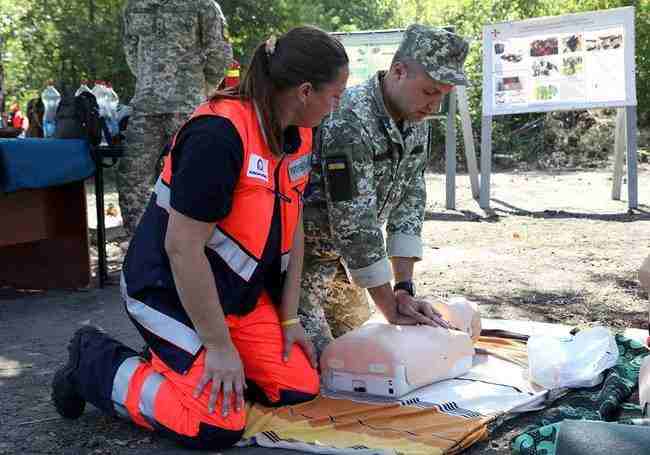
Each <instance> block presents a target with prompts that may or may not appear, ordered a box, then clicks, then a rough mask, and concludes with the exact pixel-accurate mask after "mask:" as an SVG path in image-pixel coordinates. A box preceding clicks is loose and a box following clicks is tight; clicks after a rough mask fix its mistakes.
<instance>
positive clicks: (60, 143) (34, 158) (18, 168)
mask: <svg viewBox="0 0 650 455" xmlns="http://www.w3.org/2000/svg"><path fill="white" fill-rule="evenodd" d="M94 173H95V162H94V161H93V159H92V156H91V154H90V146H89V144H88V141H86V140H83V139H36V138H29V139H0V192H4V193H12V192H14V191H18V190H23V189H31V188H46V187H49V186H56V185H63V184H64V183H70V182H75V181H78V180H84V179H86V178H88V177H90V176H91V175H93V174H94Z"/></svg>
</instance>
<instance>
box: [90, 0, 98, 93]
mask: <svg viewBox="0 0 650 455" xmlns="http://www.w3.org/2000/svg"><path fill="white" fill-rule="evenodd" d="M96 11H97V7H96V5H95V0H88V23H89V24H90V30H96V29H97V28H96V20H95V19H96V18H95V13H96ZM88 44H90V49H89V51H90V52H89V53H90V59H89V61H88V63H89V64H88V72H89V73H90V78H91V79H92V80H93V81H94V80H96V79H97V62H96V61H95V57H96V52H95V40H88Z"/></svg>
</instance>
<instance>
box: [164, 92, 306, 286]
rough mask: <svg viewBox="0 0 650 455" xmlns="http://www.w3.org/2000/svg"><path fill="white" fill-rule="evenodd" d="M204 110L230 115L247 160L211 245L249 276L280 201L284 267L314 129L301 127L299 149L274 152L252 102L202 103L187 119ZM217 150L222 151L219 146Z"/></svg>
mask: <svg viewBox="0 0 650 455" xmlns="http://www.w3.org/2000/svg"><path fill="white" fill-rule="evenodd" d="M205 115H214V116H220V117H225V118H227V119H229V120H230V121H231V122H232V123H233V125H234V126H235V129H236V130H237V132H238V133H239V136H240V138H241V140H242V144H243V148H244V156H243V166H242V170H241V173H240V176H239V180H238V182H237V185H236V186H235V192H234V196H233V201H232V208H231V211H230V213H229V214H228V215H227V216H226V217H225V218H224V219H222V220H220V221H218V222H217V223H216V225H215V229H214V233H213V235H212V238H211V239H210V240H209V242H208V244H207V248H209V249H211V250H213V251H215V252H216V253H217V254H218V255H219V256H220V258H221V259H222V260H223V261H224V262H225V263H226V264H227V265H228V267H229V268H230V270H231V272H233V273H235V274H236V275H238V276H239V278H241V279H242V280H243V281H244V282H247V283H248V282H250V281H251V279H253V277H254V276H255V272H256V270H257V268H258V265H259V263H260V260H261V259H262V254H263V252H264V248H265V246H266V244H267V241H268V238H269V232H270V230H271V222H272V219H273V211H274V207H275V204H276V202H277V203H280V223H281V254H282V265H281V271H282V272H285V271H286V269H287V267H288V264H289V258H290V253H291V247H292V244H293V237H294V233H295V230H296V226H297V224H298V219H299V214H300V207H301V204H302V193H303V191H304V190H305V186H306V185H307V181H308V179H309V171H310V167H311V147H312V132H311V129H309V128H299V133H300V146H299V148H298V150H296V151H295V152H294V153H291V154H286V155H283V156H282V157H278V156H275V155H273V154H272V153H271V151H270V149H269V147H268V145H267V144H266V139H265V137H264V132H263V130H262V128H261V125H260V121H259V117H258V113H257V110H256V109H255V106H254V105H253V104H252V103H250V102H247V101H239V100H219V101H217V102H207V103H204V104H202V105H200V106H199V107H198V109H197V110H196V111H195V112H194V113H193V114H192V116H191V117H190V120H189V121H191V120H192V119H194V118H196V117H201V116H205ZM176 137H178V133H177V136H176ZM176 137H175V138H174V140H173V141H172V146H171V150H172V151H171V153H170V154H168V155H167V156H166V157H165V160H164V166H163V171H162V174H161V176H160V178H159V180H158V182H157V184H156V188H155V193H156V197H157V202H158V205H159V206H161V207H163V208H168V207H169V197H170V194H169V185H170V182H171V176H172V154H173V150H174V145H175V141H176ZM215 153H219V151H218V150H215ZM217 279H218V277H217ZM229 281H230V280H229Z"/></svg>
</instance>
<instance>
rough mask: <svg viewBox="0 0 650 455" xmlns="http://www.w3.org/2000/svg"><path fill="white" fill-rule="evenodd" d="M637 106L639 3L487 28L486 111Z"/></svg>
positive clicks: (484, 75) (485, 46)
mask: <svg viewBox="0 0 650 455" xmlns="http://www.w3.org/2000/svg"><path fill="white" fill-rule="evenodd" d="M635 105H636V82H635V75H634V8H633V7H626V8H616V9H610V10H602V11H594V12H589V13H580V14H569V15H566V16H558V17H543V18H536V19H529V20H525V21H519V22H504V23H499V24H493V25H486V26H485V27H483V115H491V116H492V115H503V114H516V113H522V112H546V111H557V110H571V109H588V108H592V107H623V106H635Z"/></svg>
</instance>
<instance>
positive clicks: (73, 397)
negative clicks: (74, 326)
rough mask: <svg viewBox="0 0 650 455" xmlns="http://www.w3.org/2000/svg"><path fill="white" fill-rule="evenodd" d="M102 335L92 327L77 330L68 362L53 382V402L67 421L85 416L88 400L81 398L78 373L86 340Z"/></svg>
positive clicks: (55, 375)
mask: <svg viewBox="0 0 650 455" xmlns="http://www.w3.org/2000/svg"><path fill="white" fill-rule="evenodd" d="M97 334H102V332H101V331H100V330H98V329H97V328H95V327H92V326H85V327H82V328H80V329H79V330H77V331H76V332H75V334H74V336H73V337H72V339H71V340H70V343H68V361H67V363H66V364H65V365H64V366H62V367H61V368H59V369H58V370H57V371H56V373H55V374H54V379H53V380H52V402H53V403H54V406H55V407H56V410H57V412H58V413H59V414H61V416H63V417H65V418H66V419H76V418H78V417H80V416H81V414H83V412H84V409H85V407H86V400H84V398H83V397H82V396H81V394H80V392H79V387H78V379H77V376H78V375H77V371H78V369H79V361H80V356H81V348H82V345H83V343H84V340H85V339H86V338H88V337H94V336H96V335H97Z"/></svg>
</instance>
